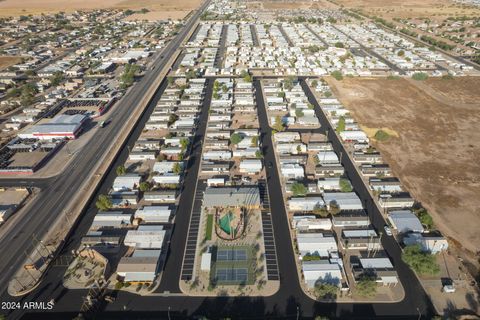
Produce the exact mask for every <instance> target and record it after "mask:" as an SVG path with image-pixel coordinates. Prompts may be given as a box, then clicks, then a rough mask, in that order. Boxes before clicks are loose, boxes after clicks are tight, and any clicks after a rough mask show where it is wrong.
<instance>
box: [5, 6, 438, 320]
mask: <svg viewBox="0 0 480 320" xmlns="http://www.w3.org/2000/svg"><path fill="white" fill-rule="evenodd" d="M206 4H207V3H205V4H204V5H203V6H202V7H201V9H200V10H199V11H198V12H197V13H196V14H195V15H193V17H192V19H191V20H189V22H188V23H187V25H186V26H185V27H184V28H183V29H182V30H181V32H180V33H179V34H178V36H177V37H176V38H175V39H174V40H173V41H172V42H171V43H170V44H169V45H168V46H167V48H165V49H164V51H163V53H162V55H159V56H158V57H157V59H156V60H155V62H154V65H155V69H154V70H153V71H149V72H148V73H147V74H146V75H145V76H144V77H143V78H142V79H141V80H140V83H138V84H137V85H135V86H134V87H133V88H132V90H130V91H129V92H128V93H127V95H126V96H125V97H124V98H123V99H122V100H121V101H120V102H119V103H118V104H117V105H116V106H115V108H114V109H113V110H112V111H111V115H110V116H111V118H112V123H111V124H110V125H108V126H107V127H105V128H104V129H102V130H99V131H98V133H97V134H96V136H95V139H92V141H91V143H90V144H89V147H88V150H86V151H85V152H84V153H82V157H76V158H74V159H73V160H72V162H71V163H70V164H69V165H68V166H67V169H66V170H65V172H64V173H62V174H60V175H58V176H56V177H54V178H49V179H42V180H33V179H28V178H25V179H20V180H19V181H18V182H17V185H28V186H30V185H31V184H32V183H33V184H34V186H38V187H41V188H42V190H41V192H40V193H39V194H38V196H37V197H36V198H35V200H34V201H33V202H32V203H31V206H32V210H30V211H29V212H28V215H27V218H25V219H22V220H21V221H20V222H19V223H18V224H17V225H16V226H15V227H14V228H11V229H10V230H8V232H7V234H6V236H5V237H4V238H3V240H2V241H1V242H0V249H2V257H3V259H2V261H0V271H1V273H0V281H2V283H4V284H6V283H7V282H8V280H9V279H10V278H11V277H12V275H13V273H14V272H15V270H16V269H17V268H18V267H20V266H21V264H22V262H23V260H24V258H25V257H24V255H23V254H22V252H24V251H27V252H28V251H29V250H31V249H32V248H31V247H30V242H31V238H30V237H31V235H32V234H33V233H35V234H36V235H37V236H38V237H40V236H41V235H42V234H44V233H45V232H46V231H47V230H48V228H49V226H50V225H51V224H52V223H53V221H54V220H55V219H56V218H57V217H58V216H59V215H60V214H62V211H63V209H64V208H65V207H66V206H67V204H68V202H69V201H70V200H71V198H72V195H73V194H75V193H76V192H82V190H80V186H81V185H82V182H83V181H84V180H85V179H86V178H87V176H88V174H89V173H90V172H91V170H92V168H94V166H95V164H96V163H97V162H98V160H99V159H100V157H101V155H102V154H103V153H104V152H106V150H107V149H108V148H107V146H109V145H110V144H111V143H112V142H113V139H114V136H115V135H116V133H117V132H118V131H119V130H121V129H122V127H123V124H125V122H126V121H127V119H128V117H129V115H130V113H131V108H132V106H135V103H136V102H138V101H139V100H140V99H141V97H143V96H144V95H145V94H146V93H147V91H148V88H149V87H150V86H151V85H152V83H153V82H154V80H155V78H156V76H157V75H158V73H159V72H161V70H162V68H163V67H165V65H166V63H167V60H168V58H169V57H170V56H171V55H172V54H173V53H174V52H175V50H176V49H177V48H178V47H179V45H180V44H181V42H182V41H183V40H184V38H185V37H186V35H187V33H188V32H189V31H190V29H191V28H192V27H193V25H194V23H195V22H196V20H197V18H198V16H199V14H200V13H201V11H202V10H203V9H204V8H205V7H206ZM225 30H226V29H225V27H224V30H223V32H222V34H223V35H225ZM252 30H253V29H252ZM281 30H283V29H282V28H281ZM255 38H256V37H255ZM222 39H223V40H222V43H221V46H220V48H219V54H218V55H217V57H216V63H215V65H216V67H218V66H219V65H221V62H222V61H223V52H224V49H225V46H224V44H225V40H224V37H222ZM255 41H258V39H257V40H255ZM301 84H302V87H303V88H304V90H305V92H306V94H307V96H308V98H309V100H310V102H311V103H313V104H314V107H315V112H316V114H317V116H318V118H319V119H320V123H321V125H322V127H321V128H320V129H314V130H308V131H312V132H325V129H328V138H329V139H330V140H331V142H332V144H333V147H334V149H335V151H336V152H337V154H340V153H341V154H343V156H342V164H343V165H344V167H345V170H346V172H347V174H348V177H349V178H350V180H351V181H352V184H353V186H354V188H355V190H356V191H357V193H358V195H359V197H360V198H361V199H362V201H363V202H364V203H365V206H366V208H367V211H368V213H369V215H370V217H371V221H372V224H373V225H374V226H375V228H376V229H378V230H382V229H383V225H384V223H385V222H384V220H383V218H382V215H381V213H380V212H379V211H378V209H377V208H376V206H374V204H373V201H372V199H371V197H370V194H369V192H368V190H367V187H366V185H365V184H364V183H363V181H362V179H361V177H360V176H359V175H358V172H357V171H356V170H355V167H354V164H353V163H352V161H351V159H350V158H349V157H348V156H347V153H346V150H345V148H344V147H343V145H342V144H341V142H340V141H339V139H338V137H337V136H336V135H335V133H334V130H333V128H331V126H330V124H329V123H328V121H327V119H326V117H325V115H324V114H323V112H322V111H321V109H320V107H319V105H318V103H317V102H316V100H315V98H314V95H313V93H312V92H311V91H310V89H309V88H308V86H307V85H306V83H305V81H304V80H303V79H302V80H301ZM254 86H255V89H256V93H255V94H256V101H257V105H258V118H259V122H260V131H261V136H260V140H261V145H262V148H263V155H264V160H265V164H267V165H266V175H267V180H266V184H267V188H265V190H267V189H268V195H269V198H270V201H269V212H270V215H268V217H269V218H270V220H271V221H264V232H265V237H266V243H268V246H267V247H268V248H267V249H268V252H269V256H268V257H267V262H269V261H270V267H267V270H268V272H269V277H270V276H272V277H274V278H275V279H276V278H277V277H278V278H279V279H280V284H281V285H280V289H279V291H278V292H277V293H275V294H274V295H272V296H269V297H224V296H222V297H213V298H212V297H210V298H203V297H188V296H185V295H182V294H181V291H180V289H179V281H180V279H181V277H182V274H183V276H184V278H186V277H188V276H189V270H190V269H187V268H185V265H189V264H188V263H190V265H191V261H190V260H189V259H188V257H189V256H188V254H189V251H188V252H186V250H189V248H190V247H189V246H188V245H187V243H190V240H191V239H192V237H190V234H189V230H190V231H192V230H193V229H191V228H192V226H193V228H195V225H194V224H193V225H192V221H193V222H194V223H195V221H197V220H195V219H196V218H195V215H194V216H192V209H193V210H195V207H198V203H197V204H196V205H195V196H196V191H197V189H196V185H197V177H198V172H199V170H200V162H201V154H202V141H203V137H204V135H205V130H206V127H207V120H208V119H207V118H208V112H207V110H208V106H209V104H210V99H211V95H212V88H213V80H212V79H209V80H207V88H206V94H205V101H204V104H203V110H202V113H201V115H200V117H199V122H198V127H197V130H196V134H195V136H194V139H193V142H192V149H191V154H190V159H189V161H188V164H187V173H186V174H185V177H184V184H183V189H182V190H181V192H182V196H181V199H182V200H181V201H180V204H179V207H178V209H177V213H176V217H175V225H174V229H173V234H172V238H171V242H170V249H169V253H168V256H167V261H166V264H165V266H164V270H163V277H162V280H161V283H160V286H159V288H158V289H157V290H156V292H155V295H152V296H144V297H142V296H138V295H134V294H130V293H126V292H122V291H121V292H117V293H115V297H116V301H115V303H112V304H104V305H99V309H98V311H97V314H96V316H97V317H98V318H102V319H103V318H112V319H127V318H139V317H141V318H167V317H170V318H171V319H186V318H191V317H192V315H203V316H207V317H208V318H214V319H215V318H220V317H238V316H241V317H242V318H245V319H264V318H266V317H271V318H291V319H294V318H299V317H302V316H308V317H310V316H314V315H318V314H321V315H328V316H332V317H345V318H350V319H354V318H355V319H371V318H372V317H373V316H377V317H395V318H397V319H407V318H414V319H416V318H418V316H419V313H420V315H423V316H425V318H429V315H431V313H432V307H431V305H430V303H429V299H428V297H426V295H425V292H424V291H423V289H422V287H421V286H420V284H419V282H418V281H417V279H416V277H415V276H414V274H413V273H412V272H411V271H410V269H409V268H408V267H407V266H406V265H405V264H404V263H403V262H402V261H401V258H400V254H401V251H400V247H399V246H398V244H397V243H396V242H395V241H394V240H393V238H392V237H386V236H384V237H383V238H382V244H383V246H384V248H385V249H386V251H387V253H388V255H389V256H390V258H391V259H392V261H393V264H394V265H395V267H396V269H397V271H398V275H399V277H400V279H401V282H402V284H403V286H404V288H405V293H406V298H405V299H404V300H403V301H401V302H399V303H393V304H384V303H372V304H371V303H358V304H352V303H328V304H326V303H319V302H316V301H314V300H312V299H310V298H309V297H307V296H306V295H305V294H304V292H303V291H302V289H301V286H300V283H299V281H300V280H299V278H298V276H297V271H296V268H297V267H296V261H295V259H296V256H295V254H294V251H293V247H292V239H291V237H290V229H289V228H290V227H289V222H288V218H287V212H286V210H285V205H284V201H283V198H282V196H281V195H282V185H281V177H280V176H279V174H278V172H279V171H278V168H277V161H276V160H275V153H274V149H273V148H274V146H273V142H272V131H271V129H270V128H269V125H268V115H267V111H266V107H265V103H264V101H263V96H262V91H261V88H260V83H259V80H255V81H254ZM165 87H166V82H165V81H164V82H163V84H162V85H161V86H160V88H158V90H157V92H156V94H155V97H154V98H153V99H152V101H151V102H150V103H149V105H148V107H147V108H146V110H145V111H144V113H143V115H142V117H141V119H140V121H139V122H138V124H137V126H136V128H135V130H134V131H133V132H132V133H131V134H130V136H129V138H128V141H127V143H126V145H125V146H124V147H123V148H122V151H121V153H120V154H119V155H118V156H117V158H116V160H115V161H114V163H113V164H112V165H111V166H110V170H109V172H108V174H106V175H105V177H104V178H103V181H102V184H101V186H100V188H99V189H98V190H97V192H96V194H95V196H94V197H93V198H92V201H91V202H90V204H89V206H88V207H87V209H86V210H85V212H84V214H83V217H82V218H81V220H80V222H79V224H78V225H77V227H76V228H75V232H74V233H73V234H72V236H71V237H70V238H69V239H68V241H67V244H66V248H65V249H64V252H63V256H65V257H68V254H69V252H70V250H72V249H74V248H76V247H77V246H78V244H79V241H80V239H81V237H82V236H83V235H84V234H85V232H86V231H87V229H88V228H89V226H90V223H91V221H92V219H93V217H94V215H95V214H96V211H97V210H96V209H95V206H94V199H95V198H96V197H97V196H98V194H102V193H106V191H107V190H108V188H109V187H110V186H111V184H112V181H113V179H114V178H115V176H116V173H115V167H116V166H117V165H119V164H122V163H123V162H124V161H125V159H126V158H127V156H128V149H129V146H130V147H131V146H132V145H133V143H134V142H135V141H136V139H137V138H138V136H139V135H140V133H141V130H142V128H143V125H144V124H145V122H146V120H147V119H148V117H149V115H150V113H151V112H152V111H153V109H154V107H155V105H156V103H157V101H158V100H159V98H160V96H161V94H162V92H163V90H164V89H165ZM270 164H271V165H270ZM4 180H5V179H4ZM4 180H0V182H5V183H10V182H6V181H4ZM272 199H273V200H272ZM266 215H267V213H266V212H265V213H264V216H265V217H266ZM187 240H188V242H187ZM273 240H274V241H273ZM273 244H274V247H272V245H273ZM185 253H187V254H185ZM275 255H276V261H273V257H274V256H275ZM189 261H190V262H189ZM186 262H187V263H186ZM185 263H186V264H185ZM182 267H183V273H182ZM190 267H191V266H190ZM65 268H66V263H64V262H63V261H58V262H56V263H55V264H54V266H53V267H52V268H51V269H50V271H49V272H48V273H47V275H46V277H45V280H44V281H43V282H42V283H41V285H40V286H39V287H38V288H37V289H36V290H35V291H34V292H32V293H31V294H29V295H27V296H26V297H23V298H21V299H15V298H12V297H9V296H8V295H6V293H5V292H4V293H3V294H2V301H21V302H24V301H37V302H41V301H43V302H48V301H50V299H52V298H53V299H55V301H56V305H55V308H54V310H53V311H55V313H34V311H28V310H18V311H15V312H13V313H10V314H9V319H16V318H21V317H23V318H25V319H40V318H48V319H57V318H58V319H70V318H73V317H74V316H76V314H77V313H78V310H79V309H80V306H81V304H82V302H83V297H84V296H85V295H86V290H67V289H65V288H63V286H62V282H61V281H62V276H63V273H64V271H65ZM270 270H272V272H270ZM4 288H6V285H5V286H4ZM170 294H171V295H170ZM27 311H28V313H27Z"/></svg>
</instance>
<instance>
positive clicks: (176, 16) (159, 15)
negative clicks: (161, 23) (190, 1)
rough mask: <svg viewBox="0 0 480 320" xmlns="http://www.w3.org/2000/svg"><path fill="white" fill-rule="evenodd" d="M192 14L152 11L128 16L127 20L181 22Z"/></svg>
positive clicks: (174, 11) (173, 11)
mask: <svg viewBox="0 0 480 320" xmlns="http://www.w3.org/2000/svg"><path fill="white" fill-rule="evenodd" d="M189 12H190V10H188V11H178V10H171V11H150V12H147V13H145V14H143V13H135V14H132V15H130V16H128V17H127V18H126V19H125V20H127V21H133V20H147V21H156V20H165V19H172V20H180V19H183V18H185V16H186V15H187V14H188V13H189Z"/></svg>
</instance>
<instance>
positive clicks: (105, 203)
mask: <svg viewBox="0 0 480 320" xmlns="http://www.w3.org/2000/svg"><path fill="white" fill-rule="evenodd" d="M95 206H96V207H97V209H98V210H102V211H107V210H109V209H111V208H112V200H110V198H109V197H108V196H106V195H104V194H101V195H99V196H98V199H97V202H95Z"/></svg>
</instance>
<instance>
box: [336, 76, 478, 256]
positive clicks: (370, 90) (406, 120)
mask: <svg viewBox="0 0 480 320" xmlns="http://www.w3.org/2000/svg"><path fill="white" fill-rule="evenodd" d="M328 82H329V83H330V84H331V85H332V87H333V91H334V92H335V94H336V95H337V96H338V98H339V100H340V101H341V102H342V103H343V104H344V105H345V107H347V108H348V109H350V110H351V112H352V115H353V116H354V117H355V119H356V120H357V121H358V122H359V123H360V124H361V125H364V126H367V127H369V128H380V127H386V128H389V129H392V130H394V131H395V132H397V133H398V137H392V138H390V139H389V140H388V141H387V142H380V143H377V147H378V149H379V150H380V151H381V152H382V154H383V156H384V158H385V159H386V161H387V162H388V163H389V164H390V165H391V167H392V169H393V171H394V173H395V174H396V175H397V176H398V177H399V178H400V179H401V181H402V182H403V184H405V186H406V187H407V189H408V191H410V192H411V193H412V194H413V196H414V197H415V198H416V199H418V200H419V201H420V202H421V203H422V204H423V205H424V206H425V207H426V208H427V209H428V210H429V211H430V212H431V214H432V216H433V218H434V220H435V224H436V225H437V227H438V229H440V230H441V231H443V233H444V234H446V235H447V236H449V237H451V238H453V239H455V240H457V241H458V242H459V243H461V244H462V245H463V246H464V247H465V248H466V249H468V250H470V251H472V252H476V251H478V248H479V247H480V233H478V217H479V216H480V197H479V196H478V195H479V194H480V163H479V161H478V160H474V159H480V131H478V130H476V129H475V128H478V127H479V126H480V112H479V111H480V91H479V90H478V88H479V81H478V80H477V79H473V78H465V79H455V80H442V79H431V80H429V81H427V82H426V83H421V88H422V87H425V88H427V89H428V91H427V92H425V91H424V90H423V89H421V88H419V87H417V86H416V84H414V83H413V80H412V81H407V80H404V79H400V80H386V79H358V78H357V79H345V80H343V81H340V82H338V81H336V80H334V79H328ZM440 90H441V91H442V92H441V93H439V92H438V91H440ZM457 90H459V91H460V92H457ZM432 93H436V94H437V95H433V94H432ZM454 94H455V95H457V96H458V95H460V94H461V95H462V99H461V100H462V101H465V102H466V103H458V101H457V100H456V97H457V96H454ZM445 96H447V97H450V99H444V98H443V97H445ZM456 101H457V103H455V102H456ZM452 102H453V103H452ZM468 102H470V103H468Z"/></svg>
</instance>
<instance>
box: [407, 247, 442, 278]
mask: <svg viewBox="0 0 480 320" xmlns="http://www.w3.org/2000/svg"><path fill="white" fill-rule="evenodd" d="M402 260H403V262H405V263H406V264H407V265H408V266H409V267H410V268H412V270H414V271H415V272H417V273H418V274H420V275H437V274H438V273H439V272H440V266H439V265H438V263H437V261H436V259H435V256H434V255H432V254H430V253H428V252H422V248H421V247H420V245H419V244H416V245H411V246H406V247H405V249H404V250H403V253H402Z"/></svg>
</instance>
